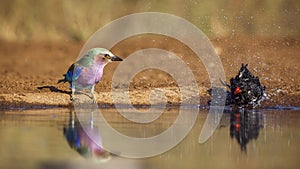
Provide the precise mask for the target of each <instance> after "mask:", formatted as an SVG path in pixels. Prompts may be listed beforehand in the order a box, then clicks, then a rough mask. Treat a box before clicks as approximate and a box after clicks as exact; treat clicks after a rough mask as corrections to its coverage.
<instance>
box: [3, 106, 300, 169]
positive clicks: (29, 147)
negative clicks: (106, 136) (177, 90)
mask: <svg viewBox="0 0 300 169" xmlns="http://www.w3.org/2000/svg"><path fill="white" fill-rule="evenodd" d="M186 111H189V110H186ZM101 112H102V113H103V116H104V117H105V119H106V120H107V121H108V122H109V123H110V125H111V126H112V127H113V128H115V129H116V130H118V131H119V132H121V133H123V134H126V135H128V136H132V137H151V136H155V135H157V134H159V133H161V132H163V131H165V130H166V129H168V128H169V127H170V126H171V125H172V124H173V122H174V121H175V120H176V117H177V115H178V109H177V108H169V109H166V110H164V111H163V114H162V115H161V116H160V117H159V118H158V119H156V120H155V121H154V122H151V123H147V124H138V123H133V122H130V121H128V120H127V119H124V118H123V117H122V116H121V115H120V114H119V113H118V112H117V111H116V110H115V109H101ZM128 112H130V110H128ZM207 113H208V110H200V111H199V114H198V117H197V120H196V123H195V125H194V126H193V128H192V130H191V131H190V133H189V134H188V135H187V137H185V139H184V140H183V141H182V142H180V143H179V144H178V145H177V146H176V147H174V148H173V149H171V150H169V151H167V152H165V153H163V154H161V155H158V156H155V157H151V158H144V159H130V158H124V157H120V156H118V155H115V154H112V153H109V152H107V151H105V150H103V149H102V148H101V147H99V146H97V145H95V144H93V142H92V141H91V140H89V139H88V138H87V136H86V135H85V133H84V132H82V127H81V125H80V124H79V123H78V121H77V120H76V117H75V113H74V111H72V110H68V109H47V110H23V111H12V110H10V111H1V112H0V138H1V139H0V168H41V169H43V168H130V169H134V168H145V169H147V168H149V169H167V168H170V169H174V168H175V169H177V168H178V169H179V168H185V169H189V168H197V169H199V168H204V169H209V168H239V169H241V168H249V169H250V168H251V169H253V168H259V169H261V168H272V169H273V168H278V169H282V168H290V169H296V168H300V160H299V156H300V111H299V110H276V109H266V110H256V111H253V110H251V111H232V110H231V111H230V110H228V111H225V114H224V115H223V116H222V119H221V122H220V124H219V126H218V128H217V130H216V131H215V132H214V134H213V136H212V137H210V139H209V140H208V141H206V142H205V143H204V144H199V143H198V138H199V134H200V132H201V128H202V127H203V124H204V121H205V119H206V117H207ZM91 129H93V127H92V125H91ZM98 134H100V136H99V137H101V133H98Z"/></svg>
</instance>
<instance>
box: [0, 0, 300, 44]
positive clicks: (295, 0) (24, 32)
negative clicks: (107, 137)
mask: <svg viewBox="0 0 300 169" xmlns="http://www.w3.org/2000/svg"><path fill="white" fill-rule="evenodd" d="M148 11H155V12H165V13H170V14H174V15H177V16H180V17H183V18H185V19H187V20H188V21H190V22H192V23H193V24H195V25H196V26H197V27H199V28H200V29H201V30H202V31H203V32H204V33H205V34H206V35H207V36H208V37H209V38H215V37H226V36H233V35H237V34H238V35H247V36H263V37H274V36H275V37H298V36H299V35H300V32H299V31H300V19H299V18H300V1H299V0H245V1H242V0H228V1H218V0H211V1H204V0H164V1H160V0H110V1H98V0H88V1H80V0H64V1H61V0H1V1H0V40H1V41H57V40H70V41H86V40H87V38H88V37H89V36H91V35H92V34H93V33H94V32H95V31H96V30H98V29H99V28H100V27H102V26H104V25H105V24H108V23H109V22H111V21H112V20H115V19H117V18H119V17H122V16H125V15H128V14H133V13H137V12H148Z"/></svg>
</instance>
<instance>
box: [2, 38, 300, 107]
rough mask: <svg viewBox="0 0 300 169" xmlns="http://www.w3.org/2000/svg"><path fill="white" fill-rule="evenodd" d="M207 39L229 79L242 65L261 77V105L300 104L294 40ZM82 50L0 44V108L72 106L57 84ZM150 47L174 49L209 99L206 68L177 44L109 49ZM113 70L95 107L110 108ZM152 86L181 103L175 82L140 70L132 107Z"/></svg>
mask: <svg viewBox="0 0 300 169" xmlns="http://www.w3.org/2000/svg"><path fill="white" fill-rule="evenodd" d="M211 41H212V43H213V45H214V47H215V48H216V50H217V52H218V54H219V56H220V58H221V61H222V64H223V66H224V71H225V74H226V79H227V81H229V79H230V78H231V77H233V76H235V75H236V73H237V72H238V70H239V68H240V66H241V63H248V64H249V66H248V68H249V70H250V71H251V72H252V73H253V74H254V75H255V76H259V77H260V80H261V83H262V84H263V85H264V86H266V92H267V95H268V97H269V100H267V101H265V102H263V106H276V105H288V106H300V103H299V101H300V85H299V84H300V78H299V74H300V73H299V60H300V48H299V47H300V44H299V41H298V39H280V38H277V39H264V38H258V37H227V38H219V39H212V40H211ZM82 46H83V43H74V42H26V43H22V42H18V43H16V42H0V57H1V60H0V66H1V69H0V79H1V81H0V104H1V105H0V106H1V108H12V107H30V106H33V105H34V106H62V107H69V106H71V105H72V104H71V101H70V100H69V95H68V94H67V93H68V92H69V89H68V85H67V84H56V82H57V80H58V79H60V78H61V77H62V74H64V73H65V71H66V70H67V68H68V67H69V66H70V65H71V64H72V63H73V62H74V61H75V60H76V59H77V57H78V56H77V55H78V53H79V51H80V49H81V47H82ZM150 47H156V48H162V49H165V50H169V51H172V52H173V53H175V54H177V55H178V56H179V57H180V58H182V59H183V60H184V61H185V62H186V63H187V64H188V65H189V67H190V69H191V70H192V72H193V74H194V75H195V78H196V81H197V84H198V92H199V94H200V97H201V101H200V102H201V104H206V103H207V100H209V95H208V93H207V92H206V90H207V89H209V88H210V81H209V78H208V75H207V72H206V70H205V67H204V65H203V64H202V62H201V61H200V60H199V59H198V58H197V56H195V54H194V53H193V52H192V51H191V50H190V49H189V48H188V47H187V46H185V45H183V44H181V43H180V42H178V41H176V40H173V39H168V38H167V39H166V38H165V37H163V38H161V37H158V36H145V37H134V38H130V39H127V40H125V41H122V42H120V43H119V44H117V45H116V46H115V47H114V48H113V49H112V51H113V53H115V54H117V55H119V56H121V57H123V58H126V56H128V55H129V54H131V53H133V52H134V51H137V50H140V49H144V48H150ZM117 66H118V64H110V65H108V66H107V67H106V68H105V70H104V77H103V79H102V80H101V82H100V83H99V84H98V85H97V86H96V89H95V90H96V91H97V93H98V100H97V101H98V103H99V104H103V105H112V104H113V100H112V99H111V96H110V92H109V91H110V90H111V87H110V86H111V83H110V81H111V77H112V75H113V71H114V70H115V69H116V67H117ZM128 69H130V65H129V66H128ZM153 88H160V89H161V90H163V91H165V92H166V93H165V95H166V98H167V102H168V104H171V105H176V104H179V103H180V95H179V91H178V88H177V83H176V81H175V80H174V79H173V78H172V77H171V76H170V75H168V74H166V73H165V72H162V71H158V70H147V71H143V72H140V73H138V74H137V75H136V76H135V77H134V78H133V79H132V81H131V83H130V94H129V95H130V99H131V103H132V104H135V105H147V104H149V103H150V102H149V99H148V98H149V97H148V96H149V93H150V92H149V91H150V90H151V89H153ZM52 89H55V90H59V91H60V92H58V91H55V90H54V91H53V90H52ZM61 91H63V92H61ZM158 101H159V99H158Z"/></svg>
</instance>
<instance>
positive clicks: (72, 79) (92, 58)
mask: <svg viewBox="0 0 300 169" xmlns="http://www.w3.org/2000/svg"><path fill="white" fill-rule="evenodd" d="M112 61H122V59H121V58H120V57H118V56H115V55H114V54H112V53H111V52H110V51H109V50H107V49H104V48H93V49H90V50H89V51H88V52H87V53H86V54H85V55H83V56H82V57H81V58H80V59H79V60H77V61H76V62H75V63H73V64H72V65H71V66H70V67H69V69H68V71H67V73H66V74H64V75H63V76H64V77H65V78H64V79H60V80H58V82H57V83H61V82H64V83H65V82H68V83H69V84H70V88H71V89H72V96H71V99H72V98H73V96H74V93H75V92H77V91H83V90H90V92H91V94H92V95H93V98H94V99H95V97H94V88H95V84H97V83H98V82H99V81H100V79H101V77H102V75H103V69H104V67H105V65H107V63H109V62H112Z"/></svg>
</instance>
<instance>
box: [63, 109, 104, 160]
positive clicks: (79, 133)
mask: <svg viewBox="0 0 300 169" xmlns="http://www.w3.org/2000/svg"><path fill="white" fill-rule="evenodd" d="M91 115H92V113H91ZM83 128H84V129H85V130H84V129H83ZM87 133H88V134H87ZM89 135H90V136H91V137H92V138H93V139H91V137H90V136H89ZM64 136H65V138H66V139H67V141H68V143H69V145H70V147H71V148H72V149H74V150H75V151H77V152H78V153H79V154H80V155H82V156H83V157H85V158H91V157H92V158H97V159H99V160H100V159H101V161H106V160H109V159H110V153H109V152H108V151H105V150H104V149H103V148H102V145H98V144H96V143H95V142H97V143H100V144H101V143H102V141H101V136H100V134H99V132H98V130H97V127H95V126H94V124H93V121H92V120H91V122H90V124H89V126H84V127H83V126H82V125H81V124H80V123H79V121H78V119H77V117H76V115H75V112H71V113H70V120H69V125H68V126H67V127H64Z"/></svg>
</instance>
